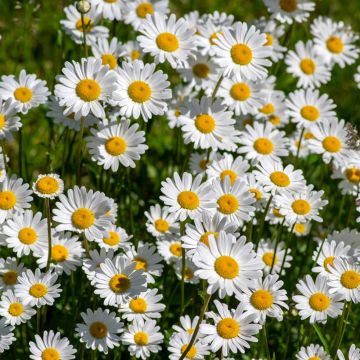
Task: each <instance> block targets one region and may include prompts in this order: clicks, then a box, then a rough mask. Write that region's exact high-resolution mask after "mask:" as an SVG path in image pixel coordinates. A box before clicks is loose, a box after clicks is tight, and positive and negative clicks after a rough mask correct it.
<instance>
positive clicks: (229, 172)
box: [220, 169, 237, 185]
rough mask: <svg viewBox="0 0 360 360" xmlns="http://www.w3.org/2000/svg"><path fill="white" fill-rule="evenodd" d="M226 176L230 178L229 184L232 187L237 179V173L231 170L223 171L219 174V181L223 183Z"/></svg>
mask: <svg viewBox="0 0 360 360" xmlns="http://www.w3.org/2000/svg"><path fill="white" fill-rule="evenodd" d="M226 176H228V177H229V178H230V183H231V185H234V182H235V181H236V179H237V173H236V172H235V171H233V170H230V169H229V170H224V171H223V172H222V173H221V174H220V179H221V181H224V180H225V178H226Z"/></svg>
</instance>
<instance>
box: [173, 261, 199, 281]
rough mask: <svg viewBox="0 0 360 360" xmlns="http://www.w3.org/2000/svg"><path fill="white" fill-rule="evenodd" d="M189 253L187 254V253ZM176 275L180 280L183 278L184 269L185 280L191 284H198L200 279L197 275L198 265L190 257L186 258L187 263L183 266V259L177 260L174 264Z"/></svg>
mask: <svg viewBox="0 0 360 360" xmlns="http://www.w3.org/2000/svg"><path fill="white" fill-rule="evenodd" d="M186 255H187V254H186ZM174 265H175V266H174V270H175V275H176V276H177V278H178V279H179V280H181V279H182V276H183V271H184V282H185V283H190V284H198V283H199V282H200V279H199V277H198V276H196V275H195V272H196V270H197V269H198V267H197V266H196V265H195V264H194V262H192V261H191V260H190V259H189V258H188V257H186V258H185V264H184V267H183V264H182V261H176V262H175V264H174Z"/></svg>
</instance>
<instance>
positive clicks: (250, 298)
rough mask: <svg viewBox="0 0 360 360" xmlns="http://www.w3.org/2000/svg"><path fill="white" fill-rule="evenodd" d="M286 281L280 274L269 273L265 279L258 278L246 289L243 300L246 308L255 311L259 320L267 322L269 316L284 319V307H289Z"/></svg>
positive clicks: (262, 322)
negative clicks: (251, 286)
mask: <svg viewBox="0 0 360 360" xmlns="http://www.w3.org/2000/svg"><path fill="white" fill-rule="evenodd" d="M283 285H284V282H283V281H281V280H279V276H278V275H267V276H266V277H265V278H264V279H257V280H256V282H255V284H254V286H253V288H252V289H245V292H244V295H243V296H242V297H241V301H242V302H244V303H245V304H246V306H245V310H248V311H250V312H253V313H255V314H256V315H257V316H258V322H259V323H260V324H265V321H266V318H267V317H272V318H276V320H277V321H282V319H283V308H284V309H289V307H288V306H287V304H286V301H287V300H288V298H287V296H286V290H283V289H282V287H283Z"/></svg>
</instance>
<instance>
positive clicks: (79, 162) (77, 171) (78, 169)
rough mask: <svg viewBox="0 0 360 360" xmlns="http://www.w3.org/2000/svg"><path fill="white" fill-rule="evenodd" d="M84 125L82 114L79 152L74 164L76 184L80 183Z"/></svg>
mask: <svg viewBox="0 0 360 360" xmlns="http://www.w3.org/2000/svg"><path fill="white" fill-rule="evenodd" d="M84 125H85V118H84V117H83V116H82V117H81V120H80V132H79V153H78V155H77V165H76V184H77V185H80V180H81V161H82V152H83V137H84Z"/></svg>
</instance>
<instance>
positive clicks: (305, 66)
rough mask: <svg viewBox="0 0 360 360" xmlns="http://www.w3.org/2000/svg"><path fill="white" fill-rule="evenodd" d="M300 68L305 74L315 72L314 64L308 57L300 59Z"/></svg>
mask: <svg viewBox="0 0 360 360" xmlns="http://www.w3.org/2000/svg"><path fill="white" fill-rule="evenodd" d="M300 69H301V71H302V72H303V73H304V74H306V75H312V74H314V73H315V70H316V64H315V62H314V61H313V60H311V59H309V58H305V59H302V60H301V61H300Z"/></svg>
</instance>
